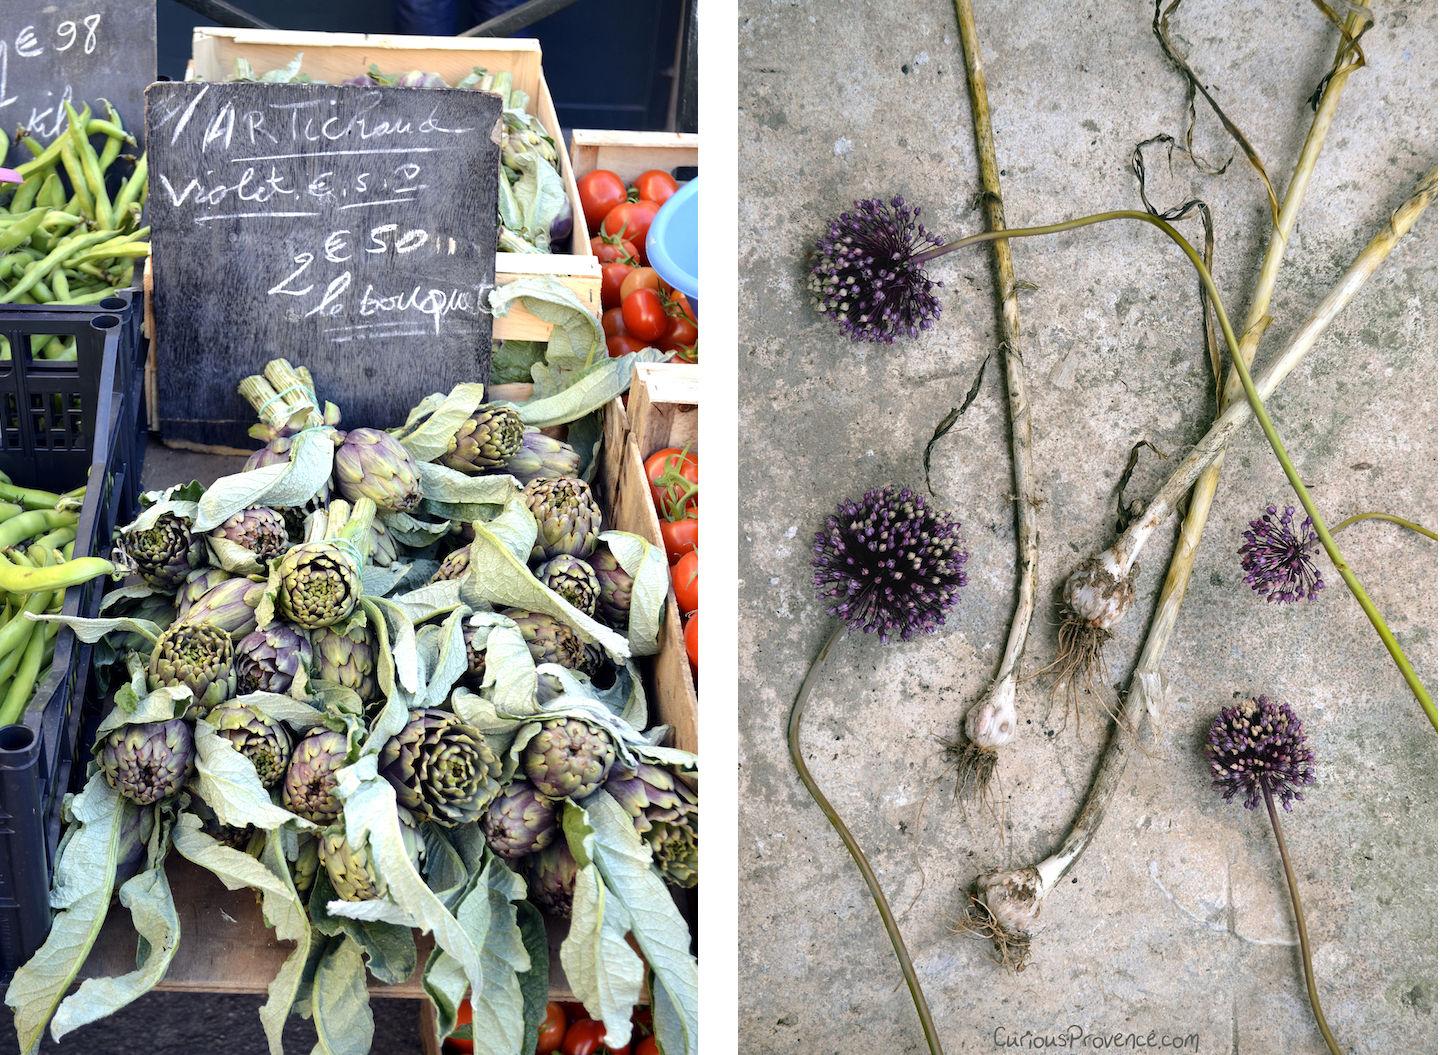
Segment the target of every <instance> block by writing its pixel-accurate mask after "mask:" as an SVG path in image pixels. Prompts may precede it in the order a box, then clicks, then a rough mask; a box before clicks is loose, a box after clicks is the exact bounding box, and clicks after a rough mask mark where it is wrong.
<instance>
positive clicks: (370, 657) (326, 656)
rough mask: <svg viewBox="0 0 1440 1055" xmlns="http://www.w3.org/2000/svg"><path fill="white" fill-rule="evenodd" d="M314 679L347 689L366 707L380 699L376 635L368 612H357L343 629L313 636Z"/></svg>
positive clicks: (327, 629)
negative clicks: (376, 676) (376, 664)
mask: <svg viewBox="0 0 1440 1055" xmlns="http://www.w3.org/2000/svg"><path fill="white" fill-rule="evenodd" d="M310 645H311V648H312V649H313V660H312V662H313V666H312V668H311V670H312V673H313V674H314V676H315V677H316V678H317V679H319V680H320V681H328V682H331V683H332V684H335V685H343V686H345V688H347V689H350V690H352V691H353V692H354V693H355V695H357V696H359V697H360V701H361V702H362V703H374V702H375V701H376V700H378V699H379V698H380V686H379V683H378V682H377V681H376V680H375V651H376V642H375V635H374V634H372V633H371V632H370V624H369V622H368V621H367V620H366V618H365V613H364V612H357V613H356V614H355V615H352V616H351V617H350V618H349V619H348V620H346V621H345V622H344V623H342V624H341V625H339V626H327V627H323V628H322V629H320V630H314V631H311V633H310Z"/></svg>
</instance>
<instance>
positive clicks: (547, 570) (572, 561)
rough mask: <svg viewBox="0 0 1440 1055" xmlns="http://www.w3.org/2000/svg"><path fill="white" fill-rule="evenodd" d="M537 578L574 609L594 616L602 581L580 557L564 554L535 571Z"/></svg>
mask: <svg viewBox="0 0 1440 1055" xmlns="http://www.w3.org/2000/svg"><path fill="white" fill-rule="evenodd" d="M535 577H536V578H537V579H539V580H540V582H541V583H543V584H544V585H545V586H547V587H549V588H550V589H551V590H554V591H555V592H556V593H558V594H559V595H560V596H561V597H563V598H565V600H566V601H567V602H568V603H569V604H570V605H571V606H572V607H574V608H578V609H579V610H580V611H582V612H584V613H585V614H586V615H589V616H593V615H594V614H595V609H596V607H597V606H598V605H599V603H600V580H599V579H597V578H596V577H595V569H594V568H592V567H590V565H588V564H586V563H585V562H584V561H583V560H581V559H580V558H579V557H574V556H571V555H570V554H568V553H562V554H560V555H559V556H558V557H552V558H550V559H549V560H548V561H546V562H545V563H544V564H542V565H541V566H540V567H539V568H537V569H536V571H535Z"/></svg>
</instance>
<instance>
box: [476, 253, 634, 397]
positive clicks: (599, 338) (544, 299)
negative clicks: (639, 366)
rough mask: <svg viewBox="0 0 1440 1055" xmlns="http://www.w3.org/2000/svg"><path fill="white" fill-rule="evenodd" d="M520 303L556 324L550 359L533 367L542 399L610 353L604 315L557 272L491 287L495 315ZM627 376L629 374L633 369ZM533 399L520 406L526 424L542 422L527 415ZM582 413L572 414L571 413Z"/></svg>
mask: <svg viewBox="0 0 1440 1055" xmlns="http://www.w3.org/2000/svg"><path fill="white" fill-rule="evenodd" d="M516 304H519V305H520V307H522V308H524V309H525V310H526V311H528V312H530V314H532V315H534V316H535V317H536V318H538V319H540V320H541V321H542V322H548V323H550V324H551V331H550V340H549V341H548V342H547V344H546V348H545V361H544V363H537V364H535V366H534V368H533V369H532V371H531V376H532V378H533V380H534V382H535V395H536V396H537V397H541V398H542V399H543V397H546V396H552V395H554V394H555V393H556V392H559V391H561V390H562V389H564V388H566V387H567V386H568V385H569V383H570V381H571V380H572V379H573V378H574V377H576V376H578V375H579V374H581V373H583V372H584V371H585V370H586V368H588V367H590V366H591V365H593V364H594V363H597V362H599V361H601V360H602V359H608V358H609V356H608V355H607V354H606V352H605V331H604V330H603V329H601V327H600V320H599V319H598V318H597V317H596V316H594V315H592V314H591V313H590V311H589V309H588V308H586V307H585V305H584V304H583V303H582V302H581V300H580V298H579V297H577V296H576V295H575V294H574V293H573V292H572V291H570V290H569V289H567V288H566V287H565V286H563V285H561V284H560V283H559V282H557V281H555V280H554V279H553V278H549V277H542V278H538V279H529V278H525V279H519V280H518V281H515V282H507V283H506V284H505V285H503V286H500V287H499V288H497V289H494V290H492V291H491V292H490V309H491V311H492V313H493V314H494V315H495V317H496V318H500V317H501V316H504V315H506V314H507V313H508V312H509V311H510V309H511V308H512V307H513V306H515V305H516ZM657 354H659V353H657ZM616 361H617V362H618V361H619V360H616ZM625 376H626V377H627V378H628V377H629V376H630V375H629V372H628V371H627V372H626V375H625ZM530 405H533V404H526V406H522V407H521V408H520V417H521V419H522V420H523V421H524V422H525V423H526V424H527V425H538V424H541V423H540V422H538V421H532V420H530V418H529V417H528V416H527V412H526V407H528V406H530ZM579 416H580V415H579V414H571V415H570V418H577V417H579ZM570 418H566V419H564V420H570ZM549 424H560V422H558V421H557V422H549Z"/></svg>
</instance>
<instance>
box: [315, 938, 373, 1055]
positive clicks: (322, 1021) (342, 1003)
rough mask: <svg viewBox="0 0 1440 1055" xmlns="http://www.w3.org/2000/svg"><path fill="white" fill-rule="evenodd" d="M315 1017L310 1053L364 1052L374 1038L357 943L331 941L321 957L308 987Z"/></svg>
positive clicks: (344, 1054)
mask: <svg viewBox="0 0 1440 1055" xmlns="http://www.w3.org/2000/svg"><path fill="white" fill-rule="evenodd" d="M310 1014H311V1017H312V1018H313V1019H314V1021H315V1037H316V1043H315V1050H314V1052H312V1055H367V1053H368V1052H369V1051H370V1046H371V1044H372V1043H373V1042H374V1040H375V1016H374V1014H373V1013H372V1012H371V1010H370V990H369V989H368V988H367V987H366V985H365V962H364V959H363V957H362V956H361V953H360V946H358V945H356V944H355V943H354V942H353V941H351V940H350V939H349V938H340V939H338V940H335V941H332V942H331V943H330V945H329V947H328V948H326V950H325V954H324V956H323V957H321V960H320V966H319V968H318V969H317V970H316V972H315V981H314V984H313V985H312V987H311V990H310Z"/></svg>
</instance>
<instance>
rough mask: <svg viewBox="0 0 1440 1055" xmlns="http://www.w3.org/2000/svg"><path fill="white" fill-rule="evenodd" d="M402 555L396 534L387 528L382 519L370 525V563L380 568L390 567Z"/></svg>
mask: <svg viewBox="0 0 1440 1055" xmlns="http://www.w3.org/2000/svg"><path fill="white" fill-rule="evenodd" d="M399 556H400V549H399V547H398V546H397V545H396V542H395V536H394V535H392V534H390V532H389V531H387V530H386V528H385V524H384V522H382V521H379V520H377V521H375V523H373V524H371V525H370V563H371V564H374V565H375V566H376V567H379V568H388V567H390V565H392V564H394V563H395V561H396V560H397V559H398V558H399Z"/></svg>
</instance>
